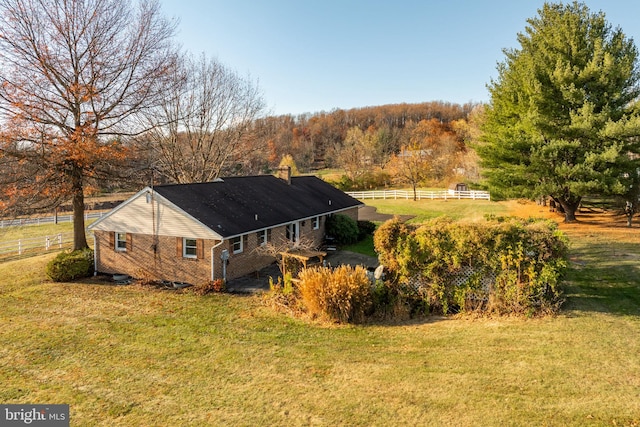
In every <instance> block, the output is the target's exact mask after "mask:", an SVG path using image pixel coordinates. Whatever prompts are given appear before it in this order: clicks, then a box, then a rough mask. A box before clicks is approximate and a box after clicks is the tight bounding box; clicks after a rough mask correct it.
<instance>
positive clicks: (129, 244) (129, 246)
mask: <svg viewBox="0 0 640 427" xmlns="http://www.w3.org/2000/svg"><path fill="white" fill-rule="evenodd" d="M132 248H133V236H132V235H131V233H127V251H129V252H131V249H132Z"/></svg>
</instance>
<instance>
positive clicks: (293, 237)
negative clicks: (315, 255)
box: [286, 222, 299, 243]
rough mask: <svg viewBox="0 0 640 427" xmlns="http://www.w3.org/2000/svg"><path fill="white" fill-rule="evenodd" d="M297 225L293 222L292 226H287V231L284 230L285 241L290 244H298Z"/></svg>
mask: <svg viewBox="0 0 640 427" xmlns="http://www.w3.org/2000/svg"><path fill="white" fill-rule="evenodd" d="M298 230H299V229H298V223H297V222H294V223H293V224H287V229H286V237H287V240H289V241H290V242H293V243H297V242H298V233H299V231H298Z"/></svg>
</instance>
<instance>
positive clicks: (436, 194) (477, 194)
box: [346, 190, 491, 200]
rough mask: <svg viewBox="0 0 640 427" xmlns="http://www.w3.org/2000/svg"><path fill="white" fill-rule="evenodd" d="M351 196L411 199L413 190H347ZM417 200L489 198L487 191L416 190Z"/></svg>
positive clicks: (357, 197) (361, 198)
mask: <svg viewBox="0 0 640 427" xmlns="http://www.w3.org/2000/svg"><path fill="white" fill-rule="evenodd" d="M346 193H347V194H348V195H350V196H351V197H354V198H356V199H359V200H365V199H393V200H396V199H406V200H409V199H411V200H413V191H411V190H380V191H347V192H346ZM416 199H417V200H436V199H438V200H460V199H469V200H491V196H490V194H489V192H488V191H473V190H472V191H455V190H442V191H423V190H418V191H416Z"/></svg>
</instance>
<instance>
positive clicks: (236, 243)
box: [231, 236, 243, 254]
mask: <svg viewBox="0 0 640 427" xmlns="http://www.w3.org/2000/svg"><path fill="white" fill-rule="evenodd" d="M242 243H243V242H242V236H238V237H234V238H233V239H231V249H232V251H233V253H234V254H239V253H241V252H242V249H243V244H242Z"/></svg>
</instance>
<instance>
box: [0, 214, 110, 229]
mask: <svg viewBox="0 0 640 427" xmlns="http://www.w3.org/2000/svg"><path fill="white" fill-rule="evenodd" d="M105 214H106V212H88V213H85V214H84V219H85V220H87V219H93V218H101V217H102V216H103V215H105ZM72 221H73V215H58V216H57V217H55V216H43V217H35V218H13V219H2V220H0V228H4V227H16V226H21V225H44V224H57V223H59V222H72Z"/></svg>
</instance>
